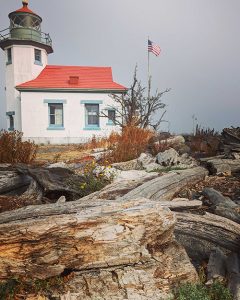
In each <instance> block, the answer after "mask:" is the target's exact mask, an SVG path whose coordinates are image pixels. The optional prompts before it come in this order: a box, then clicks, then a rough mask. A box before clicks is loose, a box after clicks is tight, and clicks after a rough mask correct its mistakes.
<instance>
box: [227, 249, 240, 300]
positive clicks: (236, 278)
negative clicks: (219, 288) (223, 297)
mask: <svg viewBox="0 0 240 300" xmlns="http://www.w3.org/2000/svg"><path fill="white" fill-rule="evenodd" d="M227 272H228V288H229V289H230V291H231V292H232V294H233V299H234V300H240V260H239V255H238V254H237V253H231V254H230V255H229V256H228V258H227Z"/></svg>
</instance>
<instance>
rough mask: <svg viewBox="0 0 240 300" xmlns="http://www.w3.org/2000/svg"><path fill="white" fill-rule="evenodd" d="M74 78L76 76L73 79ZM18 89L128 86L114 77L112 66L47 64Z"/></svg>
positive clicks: (111, 88) (94, 88)
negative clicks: (34, 77) (117, 81)
mask: <svg viewBox="0 0 240 300" xmlns="http://www.w3.org/2000/svg"><path fill="white" fill-rule="evenodd" d="M72 78H75V80H74V81H73V80H72ZM16 88H17V89H18V90H30V89H31V90H32V89H33V90H34V89H35V90H49V89H50V90H90V91H92V90H103V91H105V90H109V91H111V90H114V91H115V90H116V91H118V90H119V91H125V90H127V88H126V87H124V86H122V85H120V84H118V83H116V82H114V81H113V78H112V68H111V67H78V66H51V65H48V66H46V67H45V68H44V69H43V70H42V72H41V73H40V74H39V75H38V77H37V78H36V79H34V80H31V81H28V82H25V83H23V84H20V85H18V86H17V87H16Z"/></svg>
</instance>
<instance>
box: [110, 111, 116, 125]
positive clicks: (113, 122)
mask: <svg viewBox="0 0 240 300" xmlns="http://www.w3.org/2000/svg"><path fill="white" fill-rule="evenodd" d="M115 121H116V112H115V110H114V109H109V110H108V123H109V124H115Z"/></svg>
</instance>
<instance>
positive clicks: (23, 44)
mask: <svg viewBox="0 0 240 300" xmlns="http://www.w3.org/2000/svg"><path fill="white" fill-rule="evenodd" d="M22 5H23V6H22V8H20V9H18V10H16V11H13V12H11V13H10V14H9V15H8V17H9V20H10V26H9V27H8V28H7V29H4V30H1V31H0V47H1V49H2V50H3V51H4V53H5V62H6V67H5V76H6V87H5V90H6V97H5V101H6V112H1V114H2V115H1V117H3V118H4V117H5V118H7V124H8V127H7V128H8V130H10V131H11V130H19V131H22V125H21V94H20V92H19V91H18V90H17V89H16V86H17V85H19V84H21V83H24V82H27V81H29V80H33V79H35V78H36V77H37V76H38V75H39V74H40V73H41V71H42V70H43V69H44V68H45V67H46V65H47V64H48V54H50V53H52V52H53V48H52V40H51V38H50V35H49V34H46V33H43V32H42V31H41V23H42V18H41V17H40V16H39V15H37V14H36V13H35V12H33V11H32V10H30V9H29V7H28V1H27V0H24V1H22ZM3 114H4V115H3Z"/></svg>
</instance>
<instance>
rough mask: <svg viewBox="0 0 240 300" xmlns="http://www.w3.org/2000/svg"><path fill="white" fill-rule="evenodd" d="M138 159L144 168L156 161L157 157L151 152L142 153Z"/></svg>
mask: <svg viewBox="0 0 240 300" xmlns="http://www.w3.org/2000/svg"><path fill="white" fill-rule="evenodd" d="M137 161H138V162H139V163H140V164H141V165H142V167H143V168H144V167H145V166H146V165H149V164H152V163H155V162H156V158H155V157H154V156H152V155H151V154H149V153H141V155H140V156H139V158H138V159H137Z"/></svg>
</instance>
